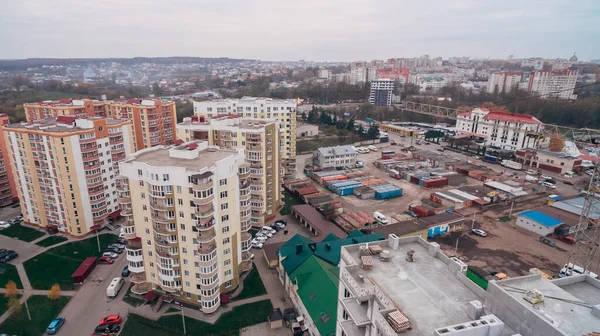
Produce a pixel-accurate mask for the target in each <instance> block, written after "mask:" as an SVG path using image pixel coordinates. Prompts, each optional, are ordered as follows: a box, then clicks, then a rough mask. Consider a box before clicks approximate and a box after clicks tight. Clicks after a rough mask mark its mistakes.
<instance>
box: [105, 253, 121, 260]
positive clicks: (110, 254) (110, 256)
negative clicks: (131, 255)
mask: <svg viewBox="0 0 600 336" xmlns="http://www.w3.org/2000/svg"><path fill="white" fill-rule="evenodd" d="M102 256H103V257H109V258H113V259H117V258H118V257H119V255H118V254H116V253H115V252H110V251H108V252H104V253H102Z"/></svg>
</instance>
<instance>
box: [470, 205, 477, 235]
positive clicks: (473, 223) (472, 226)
mask: <svg viewBox="0 0 600 336" xmlns="http://www.w3.org/2000/svg"><path fill="white" fill-rule="evenodd" d="M476 214H477V209H475V212H473V221H472V222H471V230H473V229H474V228H475V215H476Z"/></svg>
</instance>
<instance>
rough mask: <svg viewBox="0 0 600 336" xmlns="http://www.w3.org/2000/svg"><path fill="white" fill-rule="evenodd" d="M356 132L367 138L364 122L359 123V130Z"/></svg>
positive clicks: (362, 137)
mask: <svg viewBox="0 0 600 336" xmlns="http://www.w3.org/2000/svg"><path fill="white" fill-rule="evenodd" d="M356 132H357V133H358V136H359V137H360V138H361V139H364V138H365V136H366V133H365V128H364V127H363V125H362V124H359V125H358V130H356Z"/></svg>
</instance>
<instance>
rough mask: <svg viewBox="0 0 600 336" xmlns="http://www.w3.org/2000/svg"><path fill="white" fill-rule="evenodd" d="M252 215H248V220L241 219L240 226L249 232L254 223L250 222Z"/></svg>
mask: <svg viewBox="0 0 600 336" xmlns="http://www.w3.org/2000/svg"><path fill="white" fill-rule="evenodd" d="M249 219H250V215H248V220H245V221H241V222H240V226H241V229H242V231H243V232H248V230H250V229H251V228H252V223H250V220H249Z"/></svg>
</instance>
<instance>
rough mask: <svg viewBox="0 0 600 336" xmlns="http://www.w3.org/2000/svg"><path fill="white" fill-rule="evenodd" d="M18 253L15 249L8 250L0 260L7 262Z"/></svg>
mask: <svg viewBox="0 0 600 336" xmlns="http://www.w3.org/2000/svg"><path fill="white" fill-rule="evenodd" d="M18 256H19V255H18V254H17V252H15V251H8V254H7V255H5V256H4V257H2V258H0V262H3V263H7V262H9V261H11V260H13V259H15V258H17V257H18Z"/></svg>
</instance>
